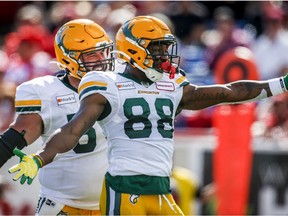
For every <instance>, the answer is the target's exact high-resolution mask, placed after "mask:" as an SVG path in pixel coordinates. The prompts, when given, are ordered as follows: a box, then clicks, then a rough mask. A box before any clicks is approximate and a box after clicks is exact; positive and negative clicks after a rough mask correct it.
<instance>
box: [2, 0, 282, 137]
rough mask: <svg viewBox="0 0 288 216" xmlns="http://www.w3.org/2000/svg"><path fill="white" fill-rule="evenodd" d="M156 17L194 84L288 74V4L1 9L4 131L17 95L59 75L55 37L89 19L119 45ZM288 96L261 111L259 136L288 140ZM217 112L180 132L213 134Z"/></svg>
mask: <svg viewBox="0 0 288 216" xmlns="http://www.w3.org/2000/svg"><path fill="white" fill-rule="evenodd" d="M137 15H153V16H156V17H158V18H160V19H161V20H163V21H164V22H165V23H167V24H168V26H169V27H170V29H171V30H172V32H173V33H174V34H175V35H176V37H177V39H178V54H179V55H180V57H181V63H180V67H181V68H182V69H184V70H185V71H186V74H187V77H188V79H189V80H190V82H191V83H193V84H197V85H202V84H205V85H209V84H214V83H226V82H230V81H235V80H237V79H259V80H265V79H271V78H275V77H279V76H281V75H284V74H286V73H287V71H288V70H287V69H288V55H287V53H288V31H287V30H288V22H287V21H288V16H287V15H288V2H285V1H271V2H270V1H265V2H263V1H222V2H221V1H210V2H209V1H183V2H181V1H133V2H132V1H79V2H77V1H71V2H70V1H57V2H53V1H49V2H48V1H47V2H46V1H32V2H25V1H22V2H20V1H16V2H15V1H9V2H8V1H7V2H5V1H1V2H0V25H1V28H0V58H1V61H0V118H1V121H0V131H3V130H5V129H6V128H7V127H8V125H9V124H10V123H11V122H12V121H13V119H14V117H15V112H14V94H15V89H16V87H17V86H18V85H19V84H21V83H23V82H25V81H27V80H30V79H32V78H35V77H38V76H43V75H47V74H54V73H55V72H57V70H58V68H57V65H56V64H53V63H51V61H52V62H53V59H54V57H55V54H54V49H53V40H54V34H55V32H56V31H57V30H58V28H59V27H60V26H61V25H62V24H64V23H65V22H67V21H69V20H71V19H76V18H89V19H91V20H93V21H95V22H97V23H98V24H100V25H101V26H102V27H103V28H104V29H105V30H106V31H107V32H108V34H109V35H110V37H111V38H113V39H114V36H115V33H116V32H117V30H118V28H119V26H120V25H121V24H123V23H124V22H125V21H126V20H127V19H129V18H132V17H134V16H137ZM286 112H287V113H288V96H285V95H281V96H279V97H275V98H273V99H268V100H265V101H264V102H259V103H258V104H257V113H255V125H256V126H255V127H254V128H256V130H255V131H256V132H255V134H257V135H261V136H267V137H279V136H280V135H281V137H285V136H286V137H288V134H287V132H286V131H287V130H286V127H288V115H286ZM212 115H213V108H209V109H206V110H202V111H185V112H182V113H180V114H179V115H178V117H177V120H176V123H175V125H176V127H179V128H180V127H194V128H212V127H213V122H212Z"/></svg>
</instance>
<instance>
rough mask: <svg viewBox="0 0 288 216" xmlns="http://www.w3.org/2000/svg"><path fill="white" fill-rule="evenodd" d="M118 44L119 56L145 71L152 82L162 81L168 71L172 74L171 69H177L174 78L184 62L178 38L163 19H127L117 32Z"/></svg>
mask: <svg viewBox="0 0 288 216" xmlns="http://www.w3.org/2000/svg"><path fill="white" fill-rule="evenodd" d="M116 47H117V51H116V52H118V58H120V59H122V60H123V61H126V62H128V63H129V64H131V65H132V66H133V67H136V68H138V69H139V70H141V71H142V72H144V73H145V74H146V76H147V78H148V79H150V80H151V81H153V82H157V81H159V80H160V79H161V78H162V76H163V73H164V72H165V73H169V74H170V75H171V73H172V71H171V70H170V69H171V68H173V71H174V72H173V74H172V76H170V78H174V73H175V71H176V69H177V67H178V65H179V61H180V57H179V56H178V55H177V41H176V39H175V37H174V36H173V35H172V34H171V32H170V30H169V28H168V27H167V25H166V24H165V23H163V22H162V21H160V20H159V19H157V18H154V17H150V16H138V17H135V18H133V19H131V20H129V21H127V22H126V23H125V24H124V25H123V26H122V27H121V28H120V29H119V31H118V32H117V34H116ZM157 47H158V48H157ZM164 47H165V49H164ZM164 62H166V63H165V67H162V64H161V63H164Z"/></svg>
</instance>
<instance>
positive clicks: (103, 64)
mask: <svg viewBox="0 0 288 216" xmlns="http://www.w3.org/2000/svg"><path fill="white" fill-rule="evenodd" d="M112 50H113V47H111V46H109V45H108V46H106V45H103V46H101V47H100V48H96V49H94V48H93V49H88V50H87V51H86V50H83V52H82V53H81V54H80V58H79V60H78V63H79V71H81V72H85V73H87V72H89V71H106V70H110V71H112V70H114V54H113V53H111V51H112ZM97 53H101V54H102V55H103V56H104V58H103V59H100V60H95V56H97ZM84 55H85V56H90V59H91V58H92V60H88V61H87V60H85V58H84ZM93 56H94V57H93Z"/></svg>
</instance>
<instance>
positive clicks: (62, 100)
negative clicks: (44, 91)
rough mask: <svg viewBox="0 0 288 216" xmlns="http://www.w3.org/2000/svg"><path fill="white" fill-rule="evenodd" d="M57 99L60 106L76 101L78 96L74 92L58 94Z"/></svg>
mask: <svg viewBox="0 0 288 216" xmlns="http://www.w3.org/2000/svg"><path fill="white" fill-rule="evenodd" d="M56 100H57V104H58V106H60V105H64V104H70V103H75V102H76V98H75V95H74V94H68V95H61V96H57V97H56Z"/></svg>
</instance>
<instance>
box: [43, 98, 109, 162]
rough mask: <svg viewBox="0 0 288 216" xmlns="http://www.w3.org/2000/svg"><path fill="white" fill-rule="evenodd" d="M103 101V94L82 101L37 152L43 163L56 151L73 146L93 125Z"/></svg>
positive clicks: (63, 150) (69, 148) (51, 157)
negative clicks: (69, 118)
mask: <svg viewBox="0 0 288 216" xmlns="http://www.w3.org/2000/svg"><path fill="white" fill-rule="evenodd" d="M101 99H102V100H101ZM95 101H97V102H95ZM105 102H106V99H105V98H104V97H103V96H101V97H100V98H99V96H98V95H91V96H89V97H87V98H85V99H84V100H83V101H82V103H81V106H80V108H79V111H78V112H77V113H76V114H75V116H74V117H73V118H72V120H71V121H70V122H69V123H67V124H66V125H64V126H63V127H61V128H60V129H58V130H56V131H55V132H54V133H53V135H52V136H51V137H50V138H49V140H48V141H47V142H46V144H45V146H44V148H43V150H42V151H41V152H40V153H38V154H39V156H40V157H41V158H42V160H43V164H44V165H46V164H48V163H50V162H52V161H53V159H54V157H55V156H56V154H57V153H64V152H67V151H69V150H71V149H73V148H74V146H75V145H76V144H77V143H78V141H79V139H80V137H81V136H82V135H83V134H84V133H85V132H86V131H87V130H88V129H89V128H91V127H92V126H93V125H94V123H95V122H96V120H97V119H98V117H99V116H100V114H101V113H102V112H103V110H104V107H105Z"/></svg>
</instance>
